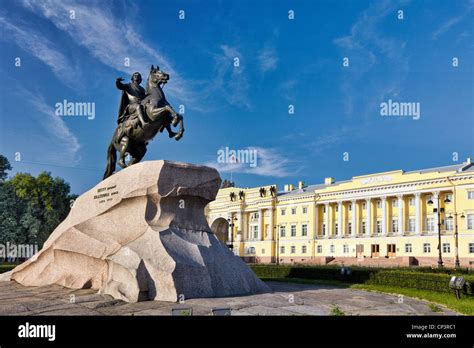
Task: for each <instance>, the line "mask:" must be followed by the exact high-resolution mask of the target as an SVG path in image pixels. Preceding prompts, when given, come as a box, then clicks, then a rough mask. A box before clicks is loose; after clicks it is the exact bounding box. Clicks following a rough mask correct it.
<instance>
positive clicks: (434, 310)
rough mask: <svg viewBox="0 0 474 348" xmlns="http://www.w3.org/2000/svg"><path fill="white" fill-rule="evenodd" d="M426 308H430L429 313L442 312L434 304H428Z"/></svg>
mask: <svg viewBox="0 0 474 348" xmlns="http://www.w3.org/2000/svg"><path fill="white" fill-rule="evenodd" d="M428 307H430V309H431V311H432V312H435V313H437V312H442V311H443V310H442V309H441V308H439V307H438V306H437V305H435V304H434V303H430V304H429V305H428Z"/></svg>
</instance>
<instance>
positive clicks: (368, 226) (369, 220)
mask: <svg viewBox="0 0 474 348" xmlns="http://www.w3.org/2000/svg"><path fill="white" fill-rule="evenodd" d="M365 202H366V206H367V207H366V209H367V217H366V218H367V220H366V223H365V224H366V226H365V228H366V233H367V234H366V235H367V236H368V237H370V236H371V235H372V206H371V204H370V198H367V199H366V200H365Z"/></svg>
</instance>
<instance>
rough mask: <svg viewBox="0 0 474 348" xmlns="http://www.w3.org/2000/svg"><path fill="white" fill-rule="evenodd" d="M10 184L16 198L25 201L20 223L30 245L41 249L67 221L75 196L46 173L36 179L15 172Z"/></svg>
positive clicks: (56, 179)
mask: <svg viewBox="0 0 474 348" xmlns="http://www.w3.org/2000/svg"><path fill="white" fill-rule="evenodd" d="M9 183H10V184H11V185H12V186H13V187H14V190H15V194H16V196H17V197H19V198H20V199H21V200H23V201H25V202H26V209H24V211H23V212H22V216H21V219H20V224H21V226H22V227H23V228H24V229H25V230H26V234H27V236H28V240H29V243H38V244H39V245H40V246H41V245H42V244H43V243H44V241H45V240H46V239H47V238H48V237H49V235H50V234H51V232H52V231H53V230H54V229H55V228H56V226H57V225H58V224H59V223H61V221H62V220H64V219H65V218H66V216H67V214H68V213H69V210H70V202H71V200H73V199H75V198H76V196H75V195H71V194H70V186H69V184H68V183H66V182H65V181H64V180H63V179H61V178H59V177H56V178H53V177H52V176H51V174H50V173H48V172H42V173H40V174H39V175H38V176H37V177H36V178H35V177H34V176H32V175H31V174H28V173H18V174H16V175H15V176H14V177H13V178H11V179H10V180H9Z"/></svg>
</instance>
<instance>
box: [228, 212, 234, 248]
mask: <svg viewBox="0 0 474 348" xmlns="http://www.w3.org/2000/svg"><path fill="white" fill-rule="evenodd" d="M227 221H228V222H229V229H228V231H227V242H228V243H232V232H233V231H232V230H233V229H234V227H233V226H234V220H233V217H232V213H228V214H227Z"/></svg>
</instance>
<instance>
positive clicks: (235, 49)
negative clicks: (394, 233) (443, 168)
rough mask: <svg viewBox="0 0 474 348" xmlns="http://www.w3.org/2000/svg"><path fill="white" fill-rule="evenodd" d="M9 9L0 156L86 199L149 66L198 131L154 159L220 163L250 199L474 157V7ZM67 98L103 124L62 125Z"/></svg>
mask: <svg viewBox="0 0 474 348" xmlns="http://www.w3.org/2000/svg"><path fill="white" fill-rule="evenodd" d="M0 4H1V8H0V34H1V35H0V59H1V61H0V63H1V65H0V71H1V76H2V82H3V83H2V85H1V86H0V115H1V116H0V122H1V123H0V126H1V131H0V136H1V138H0V153H2V154H4V155H6V156H7V157H8V158H9V159H10V161H11V162H12V165H13V167H14V171H13V172H14V173H15V172H17V171H23V172H31V173H33V174H37V173H39V172H40V171H42V170H47V171H50V172H52V174H53V175H54V176H61V177H63V178H65V179H66V180H67V181H68V182H70V183H71V186H72V189H73V191H74V192H75V193H82V192H84V191H86V190H88V189H89V188H91V187H93V186H94V185H95V184H97V183H98V182H99V181H100V180H101V177H102V174H103V171H104V165H105V157H106V149H107V146H108V143H109V142H110V138H111V135H112V133H113V129H114V127H115V122H116V113H117V109H118V102H119V97H120V93H119V91H118V90H116V88H115V85H114V83H115V78H116V77H118V76H122V77H124V78H125V79H126V80H129V78H130V75H131V73H133V72H134V71H140V72H141V73H142V75H143V76H144V79H145V78H146V75H147V73H148V70H149V66H150V65H151V64H155V65H156V64H158V65H159V66H160V67H161V69H162V70H164V71H166V72H168V73H169V74H170V75H171V79H170V81H169V83H168V85H166V86H165V89H164V91H165V93H166V96H167V98H168V100H169V101H170V103H171V104H172V105H173V106H174V107H175V109H177V108H178V106H179V105H184V106H185V110H186V111H185V114H184V118H185V127H186V132H185V135H184V138H183V139H182V140H181V141H179V142H176V141H174V140H170V139H168V138H167V136H159V137H156V138H155V139H154V140H153V142H151V144H150V145H149V147H148V148H149V149H148V153H147V154H146V157H145V160H155V159H169V160H175V161H184V162H192V163H200V164H209V165H214V166H216V167H217V168H219V169H220V171H221V176H222V178H227V179H229V178H230V176H231V171H232V178H233V180H234V181H235V182H236V184H237V185H239V186H258V185H263V184H278V185H280V186H281V185H283V184H285V183H296V182H297V181H298V180H303V181H305V182H306V183H308V184H310V183H319V182H321V181H323V180H324V177H327V176H332V177H334V178H336V180H342V179H347V178H350V177H352V176H356V175H363V174H369V173H373V172H382V171H389V170H395V169H405V170H413V169H418V168H427V167H432V166H440V165H450V164H453V153H454V152H456V153H458V154H459V161H463V160H465V158H466V157H467V156H469V155H473V154H474V104H473V100H474V83H473V82H474V74H473V66H472V62H473V61H474V60H473V58H474V57H473V52H474V50H473V43H474V40H473V34H474V33H473V23H474V21H473V19H474V2H473V1H472V0H471V1H441V0H438V1H434V0H430V1H399V2H397V1H362V0H360V1H349V0H345V1H309V0H308V1H304V0H300V1H283V0H281V1H249V0H239V1H235V0H234V1H231V0H228V1H212V0H211V1H198V0H193V1H190V0H186V1H140V2H136V3H135V2H128V1H107V2H106V1H61V2H58V1H29V0H24V1H11V0H2V1H0ZM71 10H72V11H74V14H75V18H74V19H71V18H70V15H71V12H70V11H71ZM180 10H184V11H185V19H184V20H180V19H179V11H180ZM290 10H293V11H294V19H293V20H290V19H289V18H288V12H289V11H290ZM400 10H401V11H403V19H399V18H398V16H399V12H398V11H400ZM17 57H18V58H20V59H21V66H20V67H17V66H15V58H17ZM344 57H347V58H349V66H348V67H344V66H343V58H344ZM453 57H456V58H457V59H458V61H459V64H458V66H457V67H453V64H452V59H453ZM126 58H130V66H129V67H128V66H125V65H124V60H125V59H126ZM235 58H238V59H239V63H240V66H238V67H235V66H234V59H235ZM64 99H66V100H68V101H72V102H94V103H95V108H96V111H95V112H96V115H95V118H94V119H93V120H89V119H87V117H61V116H56V115H55V114H54V106H55V104H56V103H57V102H62V101H63V100H64ZM389 99H392V100H393V101H399V102H416V103H420V108H421V116H420V119H419V120H414V119H413V118H410V117H382V116H381V115H380V103H382V102H386V101H388V100H389ZM290 104H291V105H294V110H295V113H294V114H289V113H288V106H289V105H290ZM225 147H229V148H230V149H235V150H239V149H247V148H251V149H256V150H257V156H258V164H257V166H256V167H255V168H253V167H250V166H248V165H245V164H238V165H228V164H220V163H217V152H218V150H219V149H222V148H225ZM345 152H347V153H348V154H349V160H348V161H344V153H345ZM15 153H20V154H21V161H19V162H15Z"/></svg>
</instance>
